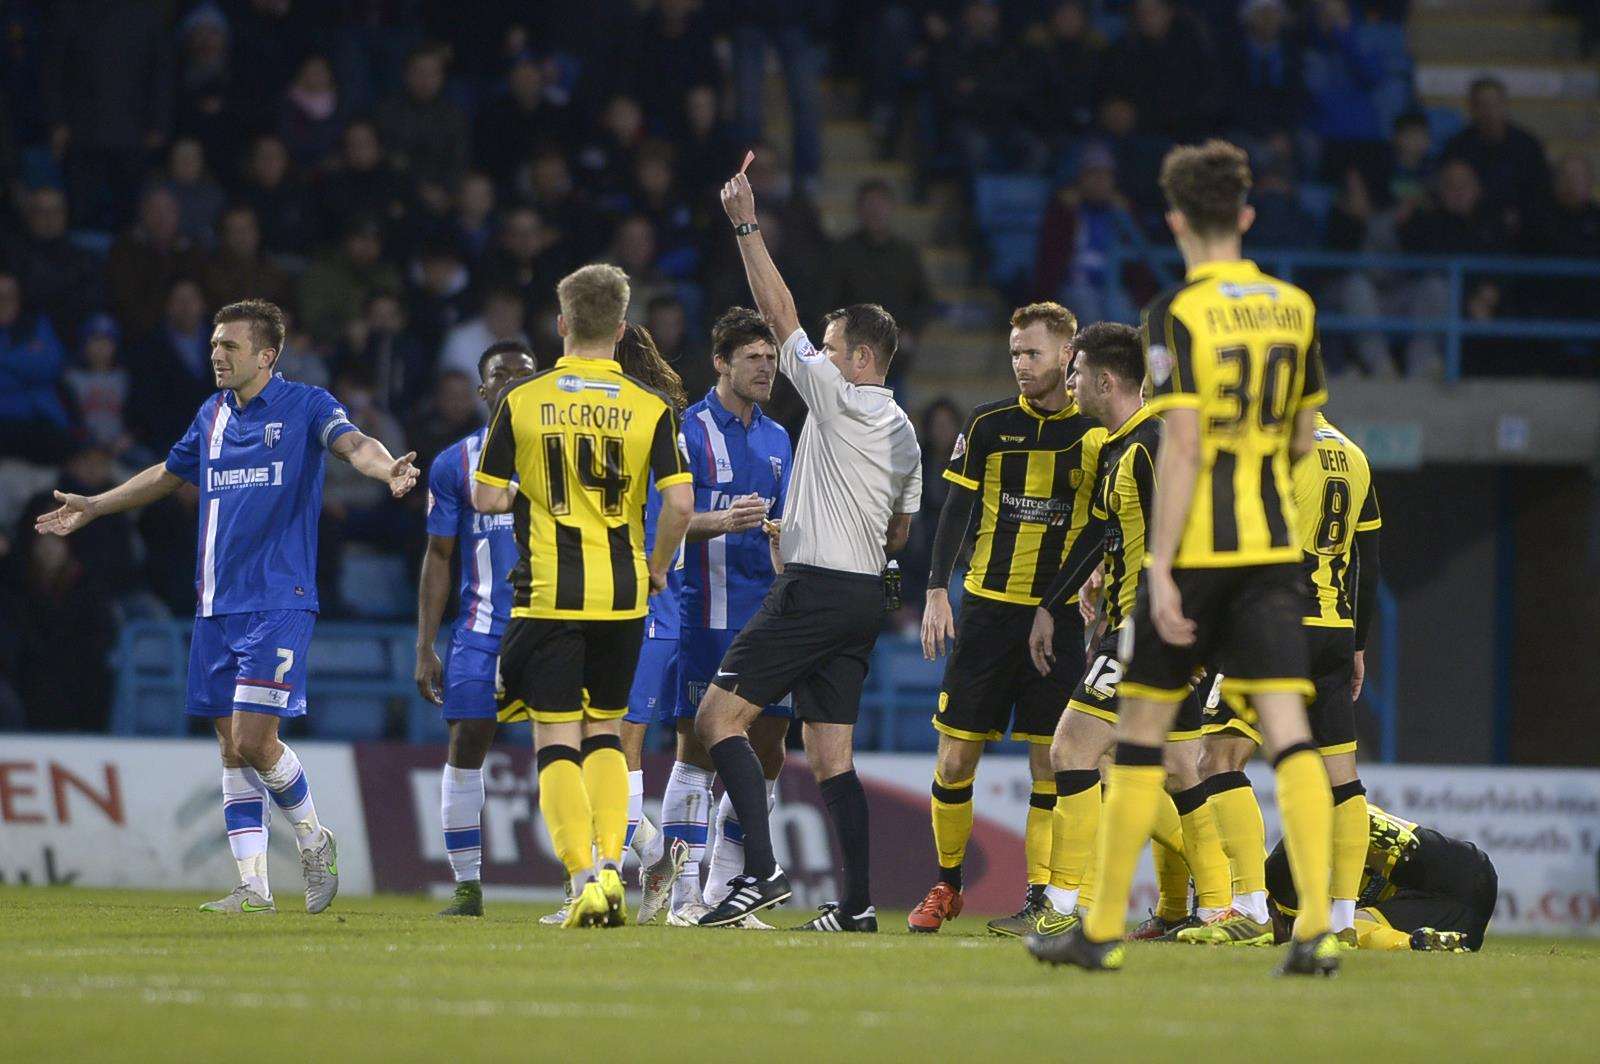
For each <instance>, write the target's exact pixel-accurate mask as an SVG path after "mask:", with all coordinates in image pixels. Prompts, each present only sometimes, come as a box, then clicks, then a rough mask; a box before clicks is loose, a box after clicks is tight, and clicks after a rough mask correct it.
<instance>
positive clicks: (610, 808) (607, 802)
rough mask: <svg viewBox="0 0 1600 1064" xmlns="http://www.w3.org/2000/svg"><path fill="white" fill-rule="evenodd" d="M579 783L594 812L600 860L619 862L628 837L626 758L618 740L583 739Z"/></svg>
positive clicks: (594, 736) (605, 736) (613, 738)
mask: <svg viewBox="0 0 1600 1064" xmlns="http://www.w3.org/2000/svg"><path fill="white" fill-rule="evenodd" d="M583 784H584V786H585V787H586V788H587V789H588V792H589V804H590V806H591V807H592V809H593V812H594V829H593V835H594V845H595V849H596V850H597V851H598V852H599V854H600V860H602V861H610V862H611V863H613V864H616V865H621V864H622V844H623V841H624V840H625V839H626V838H627V837H628V762H627V759H626V758H624V757H623V756H622V740H621V739H620V738H618V737H617V736H615V735H591V736H589V737H588V738H586V739H584V740H583Z"/></svg>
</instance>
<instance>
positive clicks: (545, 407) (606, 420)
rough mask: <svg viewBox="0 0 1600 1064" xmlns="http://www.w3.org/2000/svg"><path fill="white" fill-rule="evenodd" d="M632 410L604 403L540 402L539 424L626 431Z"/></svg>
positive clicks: (604, 430) (631, 418)
mask: <svg viewBox="0 0 1600 1064" xmlns="http://www.w3.org/2000/svg"><path fill="white" fill-rule="evenodd" d="M632 423H633V411H632V410H629V409H628V408H627V407H619V406H612V405H610V404H606V403H583V402H571V403H540V404H539V424H541V425H554V426H557V427H558V428H576V429H599V430H600V431H602V432H627V431H628V426H629V425H630V424H632Z"/></svg>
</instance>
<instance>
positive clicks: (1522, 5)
mask: <svg viewBox="0 0 1600 1064" xmlns="http://www.w3.org/2000/svg"><path fill="white" fill-rule="evenodd" d="M1553 6H1554V5H1553V4H1552V3H1551V0H1416V2H1415V3H1413V4H1412V5H1411V17H1412V18H1427V17H1429V16H1434V15H1441V14H1443V15H1542V14H1548V13H1549V12H1550V11H1551V10H1552V8H1553Z"/></svg>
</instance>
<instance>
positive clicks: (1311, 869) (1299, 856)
mask: <svg viewBox="0 0 1600 1064" xmlns="http://www.w3.org/2000/svg"><path fill="white" fill-rule="evenodd" d="M1274 769H1275V771H1276V772H1277V776H1278V809H1279V812H1280V813H1281V814H1282V816H1283V842H1284V849H1285V850H1287V851H1288V854H1289V871H1290V873H1291V874H1292V875H1293V876H1294V890H1295V896H1296V897H1297V898H1299V900H1300V905H1299V908H1300V915H1299V916H1298V917H1296V919H1295V923H1294V937H1295V938H1296V939H1298V940H1300V941H1302V942H1304V941H1308V940H1310V939H1312V938H1314V937H1316V936H1317V935H1320V934H1322V933H1323V932H1324V931H1326V930H1328V891H1329V886H1330V879H1329V877H1330V875H1331V872H1332V864H1333V795H1332V794H1331V793H1330V791H1329V789H1328V773H1327V770H1326V769H1325V768H1324V767H1323V765H1322V755H1320V754H1318V753H1317V751H1316V748H1315V747H1313V746H1312V745H1311V744H1310V743H1297V744H1296V745H1294V746H1291V747H1289V748H1288V749H1287V750H1284V751H1283V752H1282V753H1280V754H1279V755H1278V757H1277V760H1276V761H1275V762H1274Z"/></svg>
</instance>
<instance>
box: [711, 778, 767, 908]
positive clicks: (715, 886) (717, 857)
mask: <svg viewBox="0 0 1600 1064" xmlns="http://www.w3.org/2000/svg"><path fill="white" fill-rule="evenodd" d="M777 801H778V781H777V780H767V812H768V813H771V812H772V807H773V806H774V805H776V804H777ZM712 847H713V848H712V851H711V868H710V871H709V872H708V873H707V875H706V893H705V899H706V904H707V905H711V906H717V905H720V904H722V899H724V898H726V897H727V896H728V893H729V888H728V881H729V880H730V879H732V878H733V877H734V876H738V875H743V874H744V828H743V827H741V826H740V824H739V814H738V813H736V812H734V809H733V803H732V802H731V801H729V800H728V795H727V792H726V791H724V792H723V795H722V801H721V803H719V804H718V806H717V831H716V840H715V842H714V843H713V844H712Z"/></svg>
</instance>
